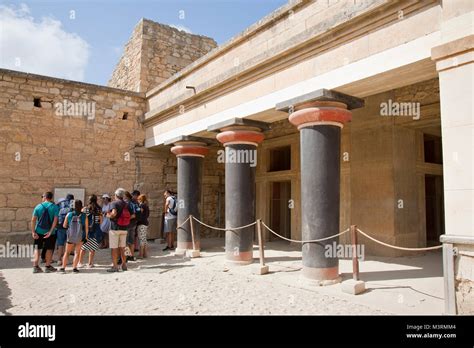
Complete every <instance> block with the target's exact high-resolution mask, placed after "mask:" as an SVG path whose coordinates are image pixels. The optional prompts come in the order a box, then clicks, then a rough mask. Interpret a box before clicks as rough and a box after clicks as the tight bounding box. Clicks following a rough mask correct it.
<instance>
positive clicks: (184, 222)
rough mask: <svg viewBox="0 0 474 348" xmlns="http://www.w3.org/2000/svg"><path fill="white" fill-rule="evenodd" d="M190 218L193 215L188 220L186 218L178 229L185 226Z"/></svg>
mask: <svg viewBox="0 0 474 348" xmlns="http://www.w3.org/2000/svg"><path fill="white" fill-rule="evenodd" d="M190 218H191V215H189V216H188V218H187V219H186V220H184V221H183V223H182V224H181V225H179V226H178V227H177V229H178V228H183V226H184V225H185V224H186V222H188V220H189V219H190Z"/></svg>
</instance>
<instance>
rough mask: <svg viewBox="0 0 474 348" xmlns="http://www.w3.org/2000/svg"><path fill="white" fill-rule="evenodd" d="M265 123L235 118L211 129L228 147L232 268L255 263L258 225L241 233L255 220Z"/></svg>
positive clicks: (227, 246)
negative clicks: (260, 153) (255, 237)
mask: <svg viewBox="0 0 474 348" xmlns="http://www.w3.org/2000/svg"><path fill="white" fill-rule="evenodd" d="M268 128H269V127H268V125H267V124H266V123H264V122H258V121H253V120H247V119H242V118H234V119H230V120H227V121H224V122H220V123H218V124H215V125H212V126H210V127H208V129H207V130H208V131H210V132H219V134H217V136H216V138H217V140H218V141H219V142H220V143H222V144H223V145H224V147H225V151H223V150H220V151H219V152H218V156H220V157H221V160H223V161H224V163H225V226H226V229H227V230H226V233H225V252H226V261H227V263H229V264H231V265H248V264H250V263H252V261H253V240H254V234H255V226H249V227H246V228H242V229H239V230H233V229H232V228H233V227H240V226H245V225H248V224H251V223H252V222H254V221H255V172H256V166H257V146H258V144H259V143H261V142H262V141H263V139H264V135H263V133H262V132H263V131H264V130H266V129H268Z"/></svg>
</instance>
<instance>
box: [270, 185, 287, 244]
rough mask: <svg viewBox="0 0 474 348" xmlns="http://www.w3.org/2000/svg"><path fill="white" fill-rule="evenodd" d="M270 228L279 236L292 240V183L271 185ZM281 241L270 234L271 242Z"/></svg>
mask: <svg viewBox="0 0 474 348" xmlns="http://www.w3.org/2000/svg"><path fill="white" fill-rule="evenodd" d="M270 185H271V193H270V228H271V229H272V230H274V231H275V232H277V233H278V234H280V235H282V236H284V237H286V238H291V211H290V208H289V202H290V199H291V182H290V181H277V182H272V183H270ZM273 240H281V238H278V237H277V236H275V235H274V234H272V233H270V241H273Z"/></svg>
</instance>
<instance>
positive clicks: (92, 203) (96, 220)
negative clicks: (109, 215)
mask: <svg viewBox="0 0 474 348" xmlns="http://www.w3.org/2000/svg"><path fill="white" fill-rule="evenodd" d="M82 212H83V213H85V214H86V217H87V220H88V224H89V237H88V239H87V242H85V243H84V244H82V246H81V253H80V256H79V265H78V267H79V268H80V267H82V266H83V264H82V260H83V259H84V255H85V254H86V252H87V251H88V252H89V262H88V263H87V267H88V268H92V267H94V256H95V252H96V251H97V250H99V248H100V243H101V242H102V230H101V229H100V225H101V223H102V212H101V208H100V207H99V204H97V196H96V195H91V196H90V197H89V203H88V204H87V207H84V208H83V209H82Z"/></svg>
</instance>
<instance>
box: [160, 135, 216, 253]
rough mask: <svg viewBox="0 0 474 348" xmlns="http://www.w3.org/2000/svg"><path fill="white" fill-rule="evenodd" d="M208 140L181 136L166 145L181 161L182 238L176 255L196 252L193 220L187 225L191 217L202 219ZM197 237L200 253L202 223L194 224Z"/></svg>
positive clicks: (178, 160)
mask: <svg viewBox="0 0 474 348" xmlns="http://www.w3.org/2000/svg"><path fill="white" fill-rule="evenodd" d="M207 143H208V140H207V139H203V138H198V137H193V136H180V137H178V138H175V139H172V140H169V141H167V142H165V145H174V146H173V147H172V148H171V152H172V153H173V154H175V155H176V157H177V162H178V174H177V180H178V197H177V198H178V199H177V204H178V221H177V224H178V226H181V225H182V226H181V227H180V228H178V231H177V232H178V233H177V234H178V236H177V248H176V253H177V254H180V253H185V252H186V250H192V249H194V248H193V243H192V236H191V226H190V221H188V222H187V223H186V224H184V225H183V223H184V222H185V221H186V219H187V218H188V217H189V215H193V216H195V217H196V218H198V219H200V218H201V187H202V171H203V169H202V166H203V160H204V156H205V155H206V154H207V153H208V151H209V150H208V147H207ZM193 227H194V238H195V247H196V250H200V245H201V243H200V240H201V239H200V233H199V231H200V224H198V223H194V225H193Z"/></svg>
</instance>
